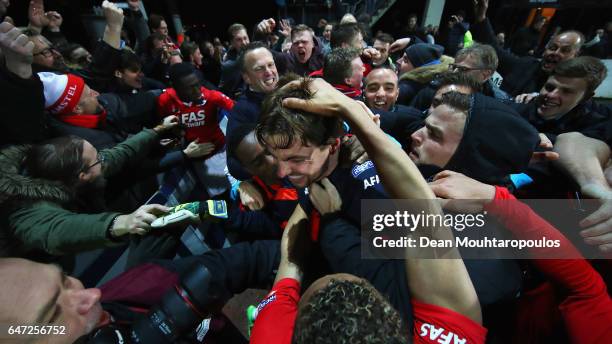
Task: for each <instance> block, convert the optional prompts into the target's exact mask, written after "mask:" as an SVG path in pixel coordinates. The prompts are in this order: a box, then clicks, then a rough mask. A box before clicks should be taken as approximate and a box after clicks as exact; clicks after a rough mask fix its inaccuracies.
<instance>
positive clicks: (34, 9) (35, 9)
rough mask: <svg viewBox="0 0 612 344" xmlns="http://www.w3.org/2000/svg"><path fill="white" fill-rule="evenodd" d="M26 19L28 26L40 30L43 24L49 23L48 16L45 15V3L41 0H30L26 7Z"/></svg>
mask: <svg viewBox="0 0 612 344" xmlns="http://www.w3.org/2000/svg"><path fill="white" fill-rule="evenodd" d="M28 19H29V20H30V26H32V27H34V28H36V29H38V30H39V31H40V30H42V28H44V27H45V26H47V25H49V18H47V16H46V15H45V4H44V3H43V0H32V1H30V7H28Z"/></svg>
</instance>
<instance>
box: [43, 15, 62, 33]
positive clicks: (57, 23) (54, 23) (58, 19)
mask: <svg viewBox="0 0 612 344" xmlns="http://www.w3.org/2000/svg"><path fill="white" fill-rule="evenodd" d="M45 17H47V20H48V21H49V24H48V26H49V30H51V31H59V30H60V27H61V26H62V23H63V22H64V18H62V15H61V14H59V12H55V11H49V12H47V13H45Z"/></svg>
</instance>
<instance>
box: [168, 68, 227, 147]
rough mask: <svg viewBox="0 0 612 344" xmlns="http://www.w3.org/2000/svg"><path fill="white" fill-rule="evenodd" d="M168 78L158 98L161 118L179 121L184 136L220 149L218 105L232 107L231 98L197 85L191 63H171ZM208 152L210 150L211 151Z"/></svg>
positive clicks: (187, 139)
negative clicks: (168, 81)
mask: <svg viewBox="0 0 612 344" xmlns="http://www.w3.org/2000/svg"><path fill="white" fill-rule="evenodd" d="M169 72H170V82H171V84H172V87H173V88H167V89H166V90H165V91H164V93H162V94H161V95H160V96H159V98H158V100H157V105H158V113H159V115H160V116H161V117H162V118H167V117H168V116H174V117H171V118H170V119H166V120H173V121H178V122H179V123H180V124H181V126H182V127H183V128H184V130H185V140H186V141H187V142H192V141H195V140H197V141H198V143H205V142H210V143H212V144H214V150H213V151H212V152H218V151H220V150H221V149H222V148H223V146H224V144H225V136H224V135H223V132H222V131H221V128H220V127H219V121H218V118H217V112H218V110H219V108H222V109H225V110H231V109H232V107H233V106H234V101H233V100H231V99H230V98H228V97H227V96H226V95H224V94H223V93H221V92H218V91H213V90H209V89H206V88H204V87H202V86H201V85H200V81H199V80H198V77H197V76H196V74H195V70H194V69H193V66H192V65H191V64H189V63H177V64H174V65H172V66H171V67H170V71H169ZM212 152H211V153H212Z"/></svg>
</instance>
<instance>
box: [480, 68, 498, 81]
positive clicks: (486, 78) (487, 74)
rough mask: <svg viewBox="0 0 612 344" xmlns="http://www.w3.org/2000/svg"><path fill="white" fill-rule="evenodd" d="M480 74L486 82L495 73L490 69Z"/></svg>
mask: <svg viewBox="0 0 612 344" xmlns="http://www.w3.org/2000/svg"><path fill="white" fill-rule="evenodd" d="M482 73H483V75H484V76H485V81H486V80H489V79H491V77H492V76H493V73H495V71H494V70H491V69H483V70H482Z"/></svg>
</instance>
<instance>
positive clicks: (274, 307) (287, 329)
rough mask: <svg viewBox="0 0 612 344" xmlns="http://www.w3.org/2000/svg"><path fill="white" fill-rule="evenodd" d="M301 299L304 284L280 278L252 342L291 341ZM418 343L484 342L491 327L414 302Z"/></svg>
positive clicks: (259, 316)
mask: <svg viewBox="0 0 612 344" xmlns="http://www.w3.org/2000/svg"><path fill="white" fill-rule="evenodd" d="M299 301H300V283H299V282H298V281H296V280H294V279H293V278H284V279H282V280H280V281H278V282H277V283H276V284H275V285H274V287H272V291H271V292H270V293H269V294H268V296H266V298H264V300H263V301H262V302H260V303H259V306H257V311H258V313H257V318H256V319H255V324H254V325H253V330H252V332H251V340H250V341H249V343H255V344H259V343H271V344H275V343H279V344H289V343H291V338H292V336H293V327H294V323H295V319H296V317H297V312H298V303H299ZM412 305H413V307H414V334H413V341H414V343H431V344H444V343H446V344H471V343H484V342H485V337H486V334H487V330H486V329H485V328H484V327H482V326H481V325H479V324H477V323H476V322H474V321H473V320H471V319H469V318H468V317H466V316H464V315H461V314H459V313H456V312H453V311H451V310H449V309H446V308H444V307H439V306H434V305H428V304H425V303H422V302H418V301H414V300H413V301H412Z"/></svg>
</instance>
